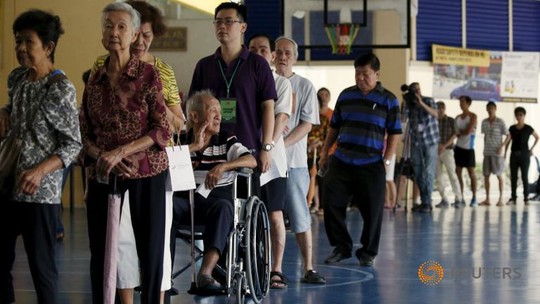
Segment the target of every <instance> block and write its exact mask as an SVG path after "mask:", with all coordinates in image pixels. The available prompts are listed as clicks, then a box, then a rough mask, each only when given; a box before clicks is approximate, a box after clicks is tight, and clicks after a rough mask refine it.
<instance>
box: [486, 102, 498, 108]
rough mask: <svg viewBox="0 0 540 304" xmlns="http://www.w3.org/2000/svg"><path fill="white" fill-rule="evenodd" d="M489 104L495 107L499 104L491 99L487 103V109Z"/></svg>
mask: <svg viewBox="0 0 540 304" xmlns="http://www.w3.org/2000/svg"><path fill="white" fill-rule="evenodd" d="M489 106H493V107H494V108H495V109H496V108H497V104H496V103H494V102H493V101H490V102H488V103H487V105H486V109H487V107H489Z"/></svg>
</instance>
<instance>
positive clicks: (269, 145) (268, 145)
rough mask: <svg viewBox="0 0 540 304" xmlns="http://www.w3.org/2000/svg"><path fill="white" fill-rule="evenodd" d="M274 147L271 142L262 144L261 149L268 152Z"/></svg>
mask: <svg viewBox="0 0 540 304" xmlns="http://www.w3.org/2000/svg"><path fill="white" fill-rule="evenodd" d="M273 147H274V143H271V144H263V145H262V149H263V150H264V151H266V152H269V151H270V150H272V148H273Z"/></svg>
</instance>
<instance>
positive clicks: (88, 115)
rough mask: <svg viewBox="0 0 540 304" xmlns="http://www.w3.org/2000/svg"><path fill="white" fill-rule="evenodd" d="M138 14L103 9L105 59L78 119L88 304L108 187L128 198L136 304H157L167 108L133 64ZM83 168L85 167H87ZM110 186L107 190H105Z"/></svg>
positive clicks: (150, 71)
mask: <svg viewBox="0 0 540 304" xmlns="http://www.w3.org/2000/svg"><path fill="white" fill-rule="evenodd" d="M139 26H140V17H139V13H138V12H137V11H136V10H134V9H133V8H132V7H131V6H130V5H129V4H126V3H111V4H108V5H107V6H106V7H105V8H104V9H103V15H102V32H103V38H102V43H103V46H104V47H105V49H106V50H107V51H109V58H108V59H107V60H106V61H105V63H104V65H103V66H102V67H101V68H99V69H98V70H97V71H96V72H95V73H94V74H93V75H92V76H91V77H90V79H89V81H88V83H87V85H86V87H85V92H84V95H83V106H82V111H81V115H80V122H81V134H82V138H83V144H84V147H83V152H84V154H85V157H86V160H85V161H86V162H89V163H92V162H93V163H94V164H93V165H91V166H92V170H91V171H90V175H89V182H88V197H87V218H88V235H89V238H90V253H91V261H90V275H91V283H92V295H93V302H94V303H101V302H102V301H103V299H104V289H103V280H104V279H103V277H104V270H103V269H104V265H105V264H106V263H110V262H111V261H110V260H106V254H105V244H106V239H107V231H106V225H105V224H104V223H106V222H107V220H106V219H107V217H108V206H107V202H108V193H109V191H110V186H109V185H108V182H109V181H110V180H111V179H113V178H114V179H116V181H117V182H116V186H117V187H116V188H117V190H118V192H119V193H120V194H121V195H123V193H125V192H126V191H129V204H130V209H131V216H132V217H131V221H132V225H133V231H134V234H135V240H136V247H137V254H138V257H139V261H140V268H141V290H142V293H141V303H159V302H160V301H162V297H160V287H161V280H162V272H163V252H164V244H165V243H164V242H165V181H166V178H167V174H168V173H167V169H168V161H167V155H166V153H165V150H164V147H165V146H166V145H167V142H168V140H169V138H170V131H169V125H168V122H167V112H166V106H165V103H164V100H163V94H162V86H161V82H160V80H159V75H158V73H157V72H156V70H155V69H154V67H153V66H152V65H150V64H148V63H145V62H143V61H140V60H138V59H136V58H135V57H133V56H131V53H130V46H131V44H132V43H133V42H134V41H135V39H136V38H137V32H138V30H139ZM86 165H88V164H86ZM111 183H112V182H111Z"/></svg>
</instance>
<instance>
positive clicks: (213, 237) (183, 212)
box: [171, 186, 233, 256]
mask: <svg viewBox="0 0 540 304" xmlns="http://www.w3.org/2000/svg"><path fill="white" fill-rule="evenodd" d="M194 203H195V204H194V212H195V214H194V219H195V225H204V234H203V242H204V250H205V251H206V250H208V249H210V248H216V249H217V250H218V251H219V253H220V254H223V252H225V251H226V248H227V239H228V237H229V233H230V232H231V230H232V228H233V198H232V186H224V187H218V188H214V189H213V190H212V192H210V195H208V197H207V198H204V197H203V196H201V195H200V194H198V193H196V194H195V202H194ZM173 206H174V213H173V232H172V233H171V244H172V243H173V240H174V239H173V236H175V235H176V229H178V227H179V226H180V225H189V224H190V223H191V216H190V210H189V199H188V198H187V197H186V196H185V194H184V193H179V192H176V193H175V194H174V197H173ZM174 243H176V241H175V240H174ZM171 249H172V248H171ZM172 253H174V251H173V252H172ZM172 256H174V255H172Z"/></svg>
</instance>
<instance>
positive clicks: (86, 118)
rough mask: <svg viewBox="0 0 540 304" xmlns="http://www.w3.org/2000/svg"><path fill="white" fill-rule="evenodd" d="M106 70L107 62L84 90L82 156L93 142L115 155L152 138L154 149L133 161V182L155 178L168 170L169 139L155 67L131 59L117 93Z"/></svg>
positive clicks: (138, 155) (152, 147) (118, 85)
mask: <svg viewBox="0 0 540 304" xmlns="http://www.w3.org/2000/svg"><path fill="white" fill-rule="evenodd" d="M107 65H108V60H107V62H106V63H105V65H104V66H103V67H101V68H100V69H98V70H97V71H96V73H95V74H93V76H92V77H91V78H90V79H89V81H88V83H87V85H86V87H85V90H84V94H83V106H82V109H81V114H80V124H81V134H82V141H83V144H84V147H83V153H84V154H83V155H86V151H87V149H88V147H89V143H90V142H93V143H94V144H95V145H96V146H97V147H98V148H100V149H102V150H104V151H110V150H113V149H115V148H117V147H118V146H121V145H125V144H128V143H131V142H133V141H134V140H136V139H139V138H141V137H143V136H145V135H146V136H150V137H151V138H152V139H153V140H154V143H155V144H154V145H153V146H151V147H150V148H148V149H146V150H145V151H141V152H138V153H135V154H133V155H130V156H129V158H130V160H131V163H132V166H133V168H134V169H136V173H135V174H134V175H132V177H131V178H142V177H150V176H155V175H157V174H158V173H160V172H163V171H164V170H167V169H168V160H167V154H166V153H165V149H164V147H165V146H166V145H167V141H168V139H169V137H170V132H169V125H168V123H167V117H166V106H165V102H164V101H163V93H162V86H161V82H160V80H159V76H158V73H157V72H156V70H155V69H154V67H152V65H149V64H147V63H144V62H142V61H139V60H136V59H134V58H131V59H130V60H129V62H128V63H127V66H126V68H125V70H124V71H123V73H122V75H121V76H120V77H119V80H118V84H117V86H116V87H115V88H112V87H111V85H110V83H109V78H108V76H107V73H106V67H107ZM90 175H91V177H92V176H94V174H92V173H91V174H90Z"/></svg>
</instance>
